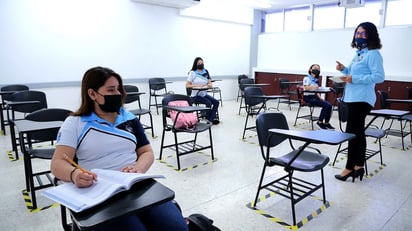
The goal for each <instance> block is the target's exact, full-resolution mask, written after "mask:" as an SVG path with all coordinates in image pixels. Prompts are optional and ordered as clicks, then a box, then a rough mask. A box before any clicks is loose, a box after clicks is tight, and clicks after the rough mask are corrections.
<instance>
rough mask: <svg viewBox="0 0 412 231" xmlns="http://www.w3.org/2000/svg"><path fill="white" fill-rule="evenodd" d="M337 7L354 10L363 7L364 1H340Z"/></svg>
mask: <svg viewBox="0 0 412 231" xmlns="http://www.w3.org/2000/svg"><path fill="white" fill-rule="evenodd" d="M338 6H341V7H345V8H356V7H362V6H365V0H340V1H339V2H338Z"/></svg>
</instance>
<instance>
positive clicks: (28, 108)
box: [10, 90, 47, 113]
mask: <svg viewBox="0 0 412 231" xmlns="http://www.w3.org/2000/svg"><path fill="white" fill-rule="evenodd" d="M10 100H11V101H32V100H33V101H39V103H35V104H22V105H14V106H13V111H15V112H21V113H31V112H34V111H37V110H40V109H44V108H47V99H46V93H44V92H42V91H33V90H26V91H19V92H16V93H14V94H12V95H11V96H10Z"/></svg>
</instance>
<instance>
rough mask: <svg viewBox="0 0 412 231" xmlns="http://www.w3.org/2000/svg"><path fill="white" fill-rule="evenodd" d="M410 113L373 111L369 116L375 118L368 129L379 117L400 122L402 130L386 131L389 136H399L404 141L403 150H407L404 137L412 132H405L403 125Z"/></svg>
mask: <svg viewBox="0 0 412 231" xmlns="http://www.w3.org/2000/svg"><path fill="white" fill-rule="evenodd" d="M408 114H409V111H404V110H394V109H378V110H371V111H370V112H369V115H372V116H374V117H373V118H372V120H371V121H370V122H369V123H368V125H367V126H366V128H368V127H369V126H370V125H371V124H372V123H373V122H374V121H375V120H376V119H377V118H378V117H390V118H393V119H398V120H399V122H400V130H396V129H386V134H387V135H393V136H399V137H401V139H402V150H405V143H404V140H403V139H404V137H405V136H407V135H409V134H411V132H410V131H409V132H407V131H404V130H403V125H402V119H401V118H402V117H403V116H405V115H408Z"/></svg>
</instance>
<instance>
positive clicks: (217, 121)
mask: <svg viewBox="0 0 412 231" xmlns="http://www.w3.org/2000/svg"><path fill="white" fill-rule="evenodd" d="M219 123H220V121H219V120H213V122H212V124H214V125H217V124H219Z"/></svg>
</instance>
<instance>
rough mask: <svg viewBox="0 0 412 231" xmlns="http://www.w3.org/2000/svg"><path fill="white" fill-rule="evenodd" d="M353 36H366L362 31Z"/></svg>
mask: <svg viewBox="0 0 412 231" xmlns="http://www.w3.org/2000/svg"><path fill="white" fill-rule="evenodd" d="M355 35H357V36H362V37H363V36H366V31H362V32H356V33H355Z"/></svg>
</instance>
